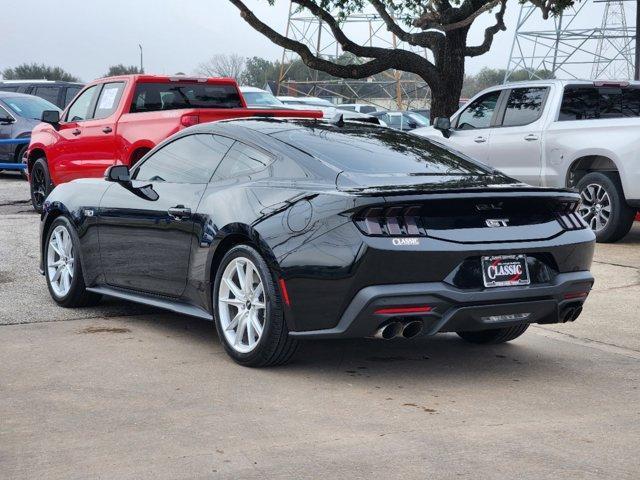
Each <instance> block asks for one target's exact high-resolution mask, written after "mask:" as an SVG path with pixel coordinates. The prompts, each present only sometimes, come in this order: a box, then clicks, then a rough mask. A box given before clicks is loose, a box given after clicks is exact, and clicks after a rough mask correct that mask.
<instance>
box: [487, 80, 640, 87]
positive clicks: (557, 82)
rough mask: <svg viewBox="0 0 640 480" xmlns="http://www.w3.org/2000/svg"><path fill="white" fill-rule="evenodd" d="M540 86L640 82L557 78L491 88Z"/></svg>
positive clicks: (634, 82) (512, 83) (634, 83)
mask: <svg viewBox="0 0 640 480" xmlns="http://www.w3.org/2000/svg"><path fill="white" fill-rule="evenodd" d="M538 85H560V86H565V85H598V86H607V85H611V86H617V85H622V86H624V85H634V86H640V81H633V80H631V81H629V80H579V79H576V80H561V79H557V78H550V79H548V80H544V79H542V80H523V81H521V82H507V83H505V84H502V85H496V86H495V87H491V88H510V87H526V86H538Z"/></svg>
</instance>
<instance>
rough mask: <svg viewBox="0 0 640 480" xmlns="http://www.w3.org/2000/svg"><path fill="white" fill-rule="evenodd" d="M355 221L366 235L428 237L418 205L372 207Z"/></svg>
mask: <svg viewBox="0 0 640 480" xmlns="http://www.w3.org/2000/svg"><path fill="white" fill-rule="evenodd" d="M354 221H355V223H356V225H357V227H358V228H359V229H360V231H361V232H362V233H364V234H365V235H381V236H389V237H400V236H412V237H416V236H426V235H427V232H426V230H425V228H424V226H423V225H422V221H421V217H420V207H419V206H416V205H409V206H402V205H394V206H390V207H371V208H368V209H366V210H364V211H363V212H361V213H360V214H359V215H357V216H356V217H355V218H354Z"/></svg>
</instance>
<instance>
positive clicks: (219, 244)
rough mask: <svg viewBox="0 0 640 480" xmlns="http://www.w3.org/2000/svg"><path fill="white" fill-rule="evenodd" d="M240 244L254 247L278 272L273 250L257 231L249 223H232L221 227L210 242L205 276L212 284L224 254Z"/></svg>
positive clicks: (278, 267)
mask: <svg viewBox="0 0 640 480" xmlns="http://www.w3.org/2000/svg"><path fill="white" fill-rule="evenodd" d="M241 244H247V245H250V246H252V247H253V248H255V249H256V250H257V251H258V252H259V253H260V254H261V255H262V257H263V258H264V259H265V261H266V262H267V265H269V268H271V269H272V271H274V272H276V273H279V272H280V266H279V264H278V261H277V259H276V257H275V255H274V253H273V251H272V250H271V248H270V247H269V245H268V244H267V243H266V242H265V241H264V240H263V239H262V237H261V236H260V234H259V232H258V231H256V230H255V229H254V228H252V227H251V226H250V225H246V224H241V223H234V224H230V225H227V226H225V227H224V228H222V229H221V230H220V231H219V232H218V234H217V235H216V236H215V238H214V240H213V242H212V244H211V247H210V250H209V261H208V262H207V265H208V270H207V272H206V276H207V279H209V281H210V282H211V283H212V284H213V282H214V279H215V275H216V272H217V269H218V266H219V265H220V262H221V261H222V258H223V257H224V255H225V254H226V253H227V252H228V251H229V250H231V249H232V248H233V247H235V246H236V245H241Z"/></svg>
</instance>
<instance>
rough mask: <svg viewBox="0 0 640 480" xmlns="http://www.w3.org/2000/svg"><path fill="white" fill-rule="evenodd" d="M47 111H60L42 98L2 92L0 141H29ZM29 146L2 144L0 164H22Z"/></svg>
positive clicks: (0, 92) (0, 146) (0, 97)
mask: <svg viewBox="0 0 640 480" xmlns="http://www.w3.org/2000/svg"><path fill="white" fill-rule="evenodd" d="M45 110H58V111H59V109H58V107H56V106H55V105H54V104H52V103H50V102H47V101H46V100H43V99H42V98H40V97H34V96H33V95H25V94H22V93H11V92H2V91H0V139H3V140H11V139H28V138H29V137H31V130H33V128H34V127H35V126H36V125H38V124H39V123H40V118H41V117H42V112H43V111H45ZM27 146H28V144H27V143H22V144H17V145H13V144H7V145H4V144H0V163H20V162H22V157H24V156H25V153H26V151H27Z"/></svg>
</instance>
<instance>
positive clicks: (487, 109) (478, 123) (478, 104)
mask: <svg viewBox="0 0 640 480" xmlns="http://www.w3.org/2000/svg"><path fill="white" fill-rule="evenodd" d="M499 98H500V91H499V90H498V91H496V92H489V93H487V94H485V95H483V96H481V97H480V98H478V99H477V100H475V101H473V102H472V103H471V104H469V106H468V107H467V108H466V109H464V111H463V112H462V113H461V114H460V116H459V117H458V123H457V127H456V128H457V129H458V130H473V129H474V128H488V127H490V126H491V118H492V117H493V113H494V112H495V110H496V105H497V104H498V99H499Z"/></svg>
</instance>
